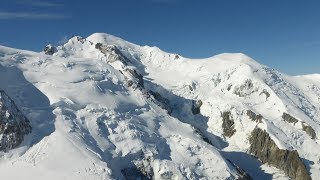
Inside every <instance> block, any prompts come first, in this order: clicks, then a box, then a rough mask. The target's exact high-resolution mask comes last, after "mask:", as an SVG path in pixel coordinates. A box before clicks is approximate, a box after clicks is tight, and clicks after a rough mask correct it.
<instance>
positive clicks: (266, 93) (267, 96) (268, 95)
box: [259, 89, 270, 100]
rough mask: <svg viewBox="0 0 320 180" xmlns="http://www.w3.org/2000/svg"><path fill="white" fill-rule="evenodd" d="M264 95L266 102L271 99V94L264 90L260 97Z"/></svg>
mask: <svg viewBox="0 0 320 180" xmlns="http://www.w3.org/2000/svg"><path fill="white" fill-rule="evenodd" d="M262 94H264V95H266V100H268V98H269V97H270V93H269V92H268V91H267V90H266V89H264V90H262V92H261V93H260V94H259V95H262Z"/></svg>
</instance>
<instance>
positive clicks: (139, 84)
mask: <svg viewBox="0 0 320 180" xmlns="http://www.w3.org/2000/svg"><path fill="white" fill-rule="evenodd" d="M126 70H127V71H128V72H129V73H130V74H131V75H132V76H133V77H134V78H136V79H137V81H138V84H137V85H138V87H141V88H144V81H143V76H142V75H141V74H139V73H137V71H136V70H134V69H129V68H128V69H126Z"/></svg>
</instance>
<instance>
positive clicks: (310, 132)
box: [302, 123, 317, 139]
mask: <svg viewBox="0 0 320 180" xmlns="http://www.w3.org/2000/svg"><path fill="white" fill-rule="evenodd" d="M302 130H303V131H305V132H306V133H307V134H308V135H309V136H310V137H311V139H315V138H316V137H317V134H316V132H315V131H314V129H313V128H312V127H311V126H309V125H307V124H305V123H302Z"/></svg>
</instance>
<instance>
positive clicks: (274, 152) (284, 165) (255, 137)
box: [249, 127, 311, 180]
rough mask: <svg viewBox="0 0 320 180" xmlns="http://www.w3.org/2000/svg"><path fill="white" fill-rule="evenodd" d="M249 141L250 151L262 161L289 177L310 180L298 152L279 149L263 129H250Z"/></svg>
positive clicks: (297, 179)
mask: <svg viewBox="0 0 320 180" xmlns="http://www.w3.org/2000/svg"><path fill="white" fill-rule="evenodd" d="M249 141H250V144H251V146H250V153H251V154H253V155H254V156H255V157H257V158H258V159H259V160H261V161H262V163H268V164H270V165H272V166H274V167H276V168H278V169H281V170H283V171H284V172H285V173H286V174H287V175H288V176H289V177H290V178H293V179H296V180H311V177H310V175H309V173H308V171H307V169H306V167H305V165H304V164H303V161H302V160H301V159H300V157H299V154H298V152H297V151H295V150H294V151H289V150H283V149H279V148H278V146H277V145H276V144H275V142H274V141H273V140H272V139H271V138H270V136H269V134H268V133H267V132H266V131H265V130H262V129H260V128H258V127H256V128H255V129H254V130H253V131H252V133H251V137H250V139H249Z"/></svg>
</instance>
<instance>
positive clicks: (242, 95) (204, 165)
mask: <svg viewBox="0 0 320 180" xmlns="http://www.w3.org/2000/svg"><path fill="white" fill-rule="evenodd" d="M98 43H101V45H100V44H99V45H97V44H98ZM56 49H57V51H56V52H54V53H53V55H46V54H45V52H42V53H36V52H30V51H20V50H15V49H10V48H6V47H3V46H2V47H0V63H1V66H0V70H1V71H2V74H0V75H2V78H1V77H0V88H1V89H4V90H5V91H8V92H10V94H11V95H13V99H14V100H15V101H18V102H20V101H21V103H18V104H20V106H21V108H22V109H29V110H28V111H26V110H24V111H23V112H24V113H25V114H26V115H27V116H28V119H30V121H31V122H32V124H33V125H35V124H36V123H37V121H39V122H42V123H43V125H44V126H48V127H51V125H50V123H51V121H52V122H53V123H54V128H53V129H52V130H51V131H49V132H46V133H42V134H41V133H40V134H41V135H37V134H38V133H39V132H40V131H42V130H43V129H42V128H41V127H39V128H35V129H34V131H33V134H32V137H33V138H35V137H38V136H40V137H38V139H39V142H37V141H35V143H34V144H32V143H31V145H32V146H30V145H28V143H26V144H25V145H24V148H23V149H24V150H23V151H21V152H20V154H21V156H19V157H15V156H14V157H15V158H12V159H11V158H10V157H7V158H4V157H6V156H7V155H6V154H2V157H1V159H0V161H1V162H2V168H4V169H7V172H4V174H3V176H8V177H9V176H11V177H13V176H14V175H12V174H10V172H12V171H13V170H14V169H15V168H19V167H21V166H23V167H25V168H24V170H23V173H22V174H27V175H28V177H30V178H34V177H32V173H31V174H30V173H28V172H27V171H28V170H30V171H32V172H33V170H36V169H37V168H38V169H43V170H44V172H45V174H46V177H50V176H51V175H52V174H51V172H59V173H62V174H66V177H68V178H70V179H77V178H92V179H101V178H102V179H125V178H126V179H130V178H137V177H143V178H146V179H148V178H155V179H170V178H171V179H175V178H177V179H201V178H202V179H206V178H207V179H211V178H221V179H227V178H230V179H236V178H240V179H241V177H243V178H244V179H249V178H250V176H251V177H252V178H253V179H255V178H262V179H271V178H275V179H288V175H290V176H291V175H292V172H291V171H292V170H291V169H288V170H284V171H282V170H279V169H277V168H275V167H277V166H276V165H274V166H275V167H273V165H272V164H269V165H267V164H261V162H260V161H259V160H258V159H255V158H253V157H252V156H251V155H250V153H249V148H250V146H252V144H250V142H249V137H251V136H252V134H251V133H252V132H254V131H253V130H254V129H255V128H256V127H259V128H260V129H262V130H266V132H267V133H268V136H270V139H271V140H272V141H274V144H275V145H276V146H277V148H279V149H282V150H288V153H289V154H290V152H291V151H292V152H294V150H295V151H297V153H298V154H299V158H298V159H301V162H303V163H300V164H304V165H301V166H299V168H302V169H303V168H305V169H307V171H308V172H309V173H310V174H311V177H312V178H313V179H316V178H317V177H319V176H320V175H319V171H318V168H319V167H320V161H318V159H317V158H320V157H319V154H318V153H317V152H316V151H315V150H314V149H315V148H314V149H310V147H318V146H319V144H318V142H319V139H318V136H319V134H318V132H319V131H320V124H319V119H320V114H319V112H320V108H319V106H318V104H319V102H320V88H319V87H320V83H319V82H318V81H317V80H310V81H306V80H305V78H309V79H312V78H310V77H291V76H288V75H285V74H282V73H280V72H278V71H275V70H273V69H271V68H269V67H267V66H264V65H260V64H259V63H258V62H256V61H254V60H253V59H251V58H250V57H248V56H246V55H244V54H242V53H235V54H230V53H224V54H220V55H217V56H213V57H210V58H206V59H202V60H192V59H188V58H184V57H182V56H180V55H178V54H172V53H165V52H163V51H162V50H160V49H159V48H157V47H148V46H138V45H135V44H132V43H129V42H127V41H124V40H122V39H121V38H116V37H114V36H112V35H107V34H102V33H97V34H93V35H91V36H89V37H87V38H81V37H79V36H76V37H74V38H72V39H70V40H69V41H68V42H67V43H66V44H64V45H62V46H58V47H56ZM10 67H15V68H16V69H14V70H11V69H10ZM11 71H12V72H11ZM10 73H11V74H12V73H13V74H16V73H18V74H21V77H19V78H17V77H14V76H12V77H11V74H10ZM23 78H25V80H23ZM297 79H298V80H297ZM13 81H14V82H16V83H15V84H14V83H13ZM26 83H28V84H30V86H32V88H31V89H32V92H31V93H30V92H27V91H26V92H25V90H24V89H23V88H24V84H26ZM36 90H37V91H40V92H41V93H40V92H37V93H35V92H34V91H36ZM19 91H21V92H22V94H21V96H17V95H18V92H19ZM30 94H38V95H39V96H34V97H35V98H36V97H42V96H44V97H43V98H47V99H48V102H47V103H43V104H42V106H41V107H40V109H39V107H34V106H32V101H31V99H28V98H26V97H28V95H30ZM39 102H40V101H39ZM44 107H46V109H44ZM249 110H250V111H251V112H252V113H254V114H256V115H253V114H252V113H249V114H250V116H248V115H247V114H248V111H249ZM36 113H39V114H40V115H39V116H36ZM285 113H286V114H288V116H289V117H288V118H287V117H285V116H284V114H285ZM41 114H42V115H41ZM258 115H260V116H258ZM41 117H42V118H41ZM43 117H46V118H48V119H49V121H48V122H46V121H43V119H44V118H43ZM257 117H258V118H257ZM284 117H285V118H284ZM250 118H253V119H255V120H252V119H250ZM288 119H291V120H290V121H289V120H288ZM292 119H294V120H292ZM35 120H37V121H35ZM177 127H179V128H177ZM306 127H309V128H306ZM310 128H311V129H313V130H314V132H315V134H316V135H315V138H314V139H312V137H311V136H310V133H312V130H311V129H310ZM307 129H308V130H307ZM226 132H232V133H226ZM41 136H43V137H41ZM32 137H31V138H30V139H31V141H32V139H33V138H32ZM252 142H254V141H252ZM54 144H56V146H57V147H54V146H55V145H54ZM29 146H30V147H29ZM49 147H50V148H49ZM66 147H67V148H68V149H69V151H68V152H63V151H61V152H60V151H59V152H60V153H58V152H56V151H55V150H54V149H60V150H62V149H65V148H66ZM51 148H52V149H51ZM267 148H268V147H267ZM12 151H16V150H12ZM39 151H40V152H41V153H39ZM257 151H258V150H257ZM78 152H81V153H80V154H82V155H80V154H79V153H78ZM257 154H259V153H257ZM30 157H34V158H30ZM79 157H81V158H83V159H82V164H81V165H80V164H79V163H77V166H75V167H72V165H73V164H72V163H71V162H72V161H74V162H77V160H76V159H77V158H79ZM16 158H17V159H19V160H18V161H17V159H16ZM257 158H263V156H260V157H259V156H257ZM53 159H54V160H53ZM49 160H52V161H49ZM64 160H65V161H66V162H67V165H64V166H63V167H61V168H58V164H60V163H62V162H64ZM269 160H270V159H269ZM212 161H213V162H215V163H216V164H215V163H212ZM242 161H247V162H248V163H247V164H246V163H243V162H242ZM11 162H18V163H13V165H8V163H9V164H10V163H11ZM30 162H31V164H33V168H31V169H30V167H29V165H28V164H29V163H30ZM230 162H231V163H230ZM270 162H271V161H270ZM311 162H312V163H311ZM282 163H289V162H286V161H284V162H282ZM17 164H18V165H17ZM275 164H277V163H275ZM303 166H305V167H303ZM52 168H53V169H52ZM278 168H279V167H278ZM32 169H33V170H32ZM285 173H286V174H287V175H285ZM304 175H306V174H304ZM53 177H54V176H53ZM56 177H57V178H63V177H62V176H60V177H59V176H58V175H57V176H56ZM295 178H297V179H303V178H306V177H302V176H301V177H295ZM16 179H17V178H16Z"/></svg>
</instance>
